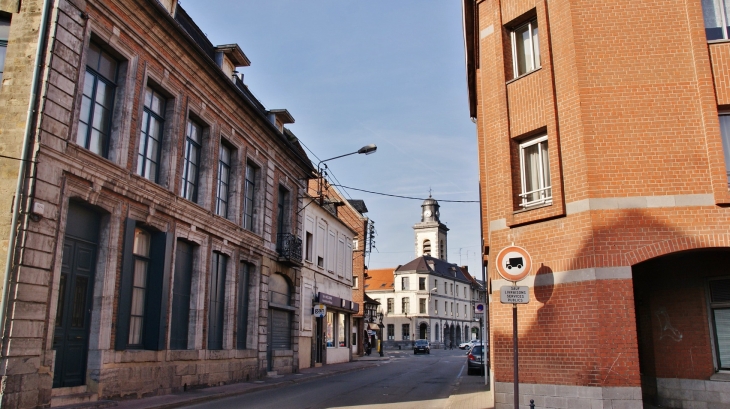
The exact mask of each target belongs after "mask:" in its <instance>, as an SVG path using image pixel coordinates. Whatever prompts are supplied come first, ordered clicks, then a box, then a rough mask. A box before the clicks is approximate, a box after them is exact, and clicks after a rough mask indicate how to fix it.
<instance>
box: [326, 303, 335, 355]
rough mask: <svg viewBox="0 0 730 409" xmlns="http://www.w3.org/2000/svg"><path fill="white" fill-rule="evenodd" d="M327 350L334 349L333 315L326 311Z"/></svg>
mask: <svg viewBox="0 0 730 409" xmlns="http://www.w3.org/2000/svg"><path fill="white" fill-rule="evenodd" d="M326 336H327V337H326V341H327V348H334V347H335V313H334V312H332V311H327V335H326Z"/></svg>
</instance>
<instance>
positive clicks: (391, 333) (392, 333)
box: [388, 324, 395, 339]
mask: <svg viewBox="0 0 730 409" xmlns="http://www.w3.org/2000/svg"><path fill="white" fill-rule="evenodd" d="M388 339H395V324H388Z"/></svg>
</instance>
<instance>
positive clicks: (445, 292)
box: [444, 283, 449, 294]
mask: <svg viewBox="0 0 730 409" xmlns="http://www.w3.org/2000/svg"><path fill="white" fill-rule="evenodd" d="M448 293H449V289H448V288H447V284H446V283H444V294H448Z"/></svg>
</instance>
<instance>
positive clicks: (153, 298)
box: [142, 233, 173, 351]
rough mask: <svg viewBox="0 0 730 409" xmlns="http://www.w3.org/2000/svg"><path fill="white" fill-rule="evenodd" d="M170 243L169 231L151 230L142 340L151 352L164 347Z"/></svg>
mask: <svg viewBox="0 0 730 409" xmlns="http://www.w3.org/2000/svg"><path fill="white" fill-rule="evenodd" d="M172 245H173V235H172V234H168V233H154V234H153V235H152V241H151V242H150V265H149V272H148V273H147V297H146V300H145V309H144V324H143V325H144V328H143V329H142V338H143V339H142V343H143V345H144V348H145V349H149V350H153V351H161V350H163V349H165V333H166V331H165V330H166V328H167V303H168V300H169V299H170V298H169V297H170V294H169V291H170V266H171V264H172Z"/></svg>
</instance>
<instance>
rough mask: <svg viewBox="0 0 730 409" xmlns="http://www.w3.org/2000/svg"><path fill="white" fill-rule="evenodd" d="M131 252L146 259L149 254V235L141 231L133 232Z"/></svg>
mask: <svg viewBox="0 0 730 409" xmlns="http://www.w3.org/2000/svg"><path fill="white" fill-rule="evenodd" d="M132 252H133V253H134V254H136V255H138V256H143V257H147V256H149V254H150V234H149V233H147V232H146V231H144V230H142V229H135V230H134V249H133V250H132Z"/></svg>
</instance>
